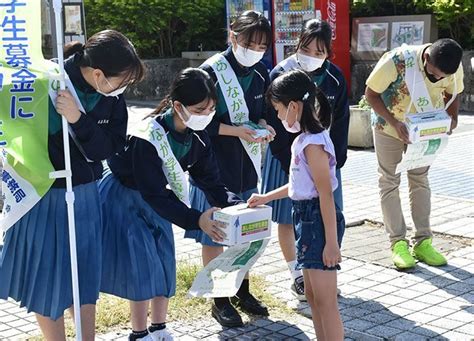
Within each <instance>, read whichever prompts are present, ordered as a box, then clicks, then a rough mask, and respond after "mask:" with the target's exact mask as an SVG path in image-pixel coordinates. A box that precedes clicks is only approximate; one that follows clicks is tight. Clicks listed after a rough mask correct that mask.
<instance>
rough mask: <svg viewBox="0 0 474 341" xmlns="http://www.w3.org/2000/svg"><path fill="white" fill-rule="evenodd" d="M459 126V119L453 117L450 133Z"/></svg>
mask: <svg viewBox="0 0 474 341" xmlns="http://www.w3.org/2000/svg"><path fill="white" fill-rule="evenodd" d="M457 126H458V119H457V118H453V117H451V128H450V129H449V132H448V135H451V134H452V133H453V130H454V129H456V127H457Z"/></svg>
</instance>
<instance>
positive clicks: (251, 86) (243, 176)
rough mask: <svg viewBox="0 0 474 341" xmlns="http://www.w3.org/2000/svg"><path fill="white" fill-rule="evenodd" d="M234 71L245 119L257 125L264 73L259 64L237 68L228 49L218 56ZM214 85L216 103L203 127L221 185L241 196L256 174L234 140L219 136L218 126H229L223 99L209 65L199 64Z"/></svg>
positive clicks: (263, 110) (263, 111)
mask: <svg viewBox="0 0 474 341" xmlns="http://www.w3.org/2000/svg"><path fill="white" fill-rule="evenodd" d="M222 54H223V55H224V57H225V58H226V59H227V61H228V62H229V64H230V65H231V67H232V69H233V70H234V72H235V74H236V76H237V78H238V81H239V83H240V86H241V87H242V90H243V91H244V93H245V102H246V103H247V107H248V109H249V119H250V120H251V121H252V122H255V123H258V121H259V120H260V119H262V118H263V119H266V110H267V108H266V105H265V91H266V90H267V88H268V85H269V83H270V82H269V78H268V71H267V69H266V67H265V65H264V64H263V63H262V62H258V63H257V64H256V65H254V66H252V67H243V66H241V65H240V64H239V63H238V62H237V60H236V59H235V57H234V54H233V52H232V48H231V47H229V48H228V49H227V50H226V51H224V52H223V53H222ZM201 68H202V69H204V70H206V71H207V72H208V73H209V74H210V75H211V77H212V79H213V80H214V81H215V82H216V88H217V92H218V100H217V106H216V114H215V116H214V118H213V119H212V122H211V123H210V124H209V126H208V127H207V128H206V130H207V131H208V133H209V136H210V138H211V141H212V145H213V148H214V151H215V153H216V157H217V163H218V165H219V170H220V173H221V179H222V181H223V182H224V184H225V185H226V186H227V187H228V188H229V189H230V190H231V191H232V192H235V193H242V192H245V191H248V190H250V189H253V188H255V187H257V182H258V179H257V173H256V171H255V169H254V166H253V163H252V161H251V160H250V158H249V156H248V155H247V152H246V151H245V149H244V147H243V146H242V142H241V141H240V139H239V138H238V137H234V136H224V135H219V125H220V124H221V123H224V124H228V125H232V123H231V120H230V116H229V112H228V109H227V105H226V103H225V99H224V97H223V95H222V91H221V89H220V87H219V85H218V81H217V76H216V75H215V73H214V70H213V69H212V67H211V66H209V65H206V64H203V65H201Z"/></svg>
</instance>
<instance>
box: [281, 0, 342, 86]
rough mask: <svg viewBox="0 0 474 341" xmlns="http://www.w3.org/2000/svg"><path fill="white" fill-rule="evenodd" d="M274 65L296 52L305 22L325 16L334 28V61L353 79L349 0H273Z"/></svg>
mask: <svg viewBox="0 0 474 341" xmlns="http://www.w3.org/2000/svg"><path fill="white" fill-rule="evenodd" d="M272 10H273V16H272V17H273V22H272V24H273V36H274V40H275V44H274V47H273V56H274V57H273V63H274V65H276V64H278V63H279V62H281V61H282V60H283V59H285V58H287V57H289V56H290V55H292V54H293V53H294V52H295V49H296V45H297V43H298V37H299V34H300V31H301V27H302V26H303V24H304V23H305V22H306V21H307V20H310V19H314V18H317V19H322V20H326V21H327V22H328V23H329V25H330V26H331V28H332V50H333V56H332V58H331V61H332V62H334V63H335V64H336V65H337V66H339V67H340V68H341V69H342V71H343V73H344V76H345V78H346V81H347V82H348V85H349V83H350V37H349V0H273V6H272Z"/></svg>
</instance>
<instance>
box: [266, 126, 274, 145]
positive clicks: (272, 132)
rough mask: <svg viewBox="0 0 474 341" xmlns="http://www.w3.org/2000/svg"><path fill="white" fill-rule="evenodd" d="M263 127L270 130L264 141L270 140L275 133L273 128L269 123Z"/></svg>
mask: <svg viewBox="0 0 474 341" xmlns="http://www.w3.org/2000/svg"><path fill="white" fill-rule="evenodd" d="M265 129H267V130H268V131H269V132H270V135H268V136H267V137H266V142H272V141H273V139H274V138H275V135H276V132H275V129H273V127H272V126H271V125H269V124H267V125H266V126H265Z"/></svg>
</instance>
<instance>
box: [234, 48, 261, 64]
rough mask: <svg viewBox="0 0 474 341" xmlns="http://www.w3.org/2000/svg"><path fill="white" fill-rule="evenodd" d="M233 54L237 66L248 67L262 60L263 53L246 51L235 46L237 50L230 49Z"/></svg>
mask: <svg viewBox="0 0 474 341" xmlns="http://www.w3.org/2000/svg"><path fill="white" fill-rule="evenodd" d="M232 51H233V52H234V56H235V59H237V61H238V62H239V64H241V65H243V66H246V67H250V66H253V65H255V64H257V63H258V62H259V61H260V60H261V59H262V58H263V55H264V54H265V52H257V51H254V50H251V49H246V48H243V47H242V46H240V45H239V44H237V50H234V49H232Z"/></svg>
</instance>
